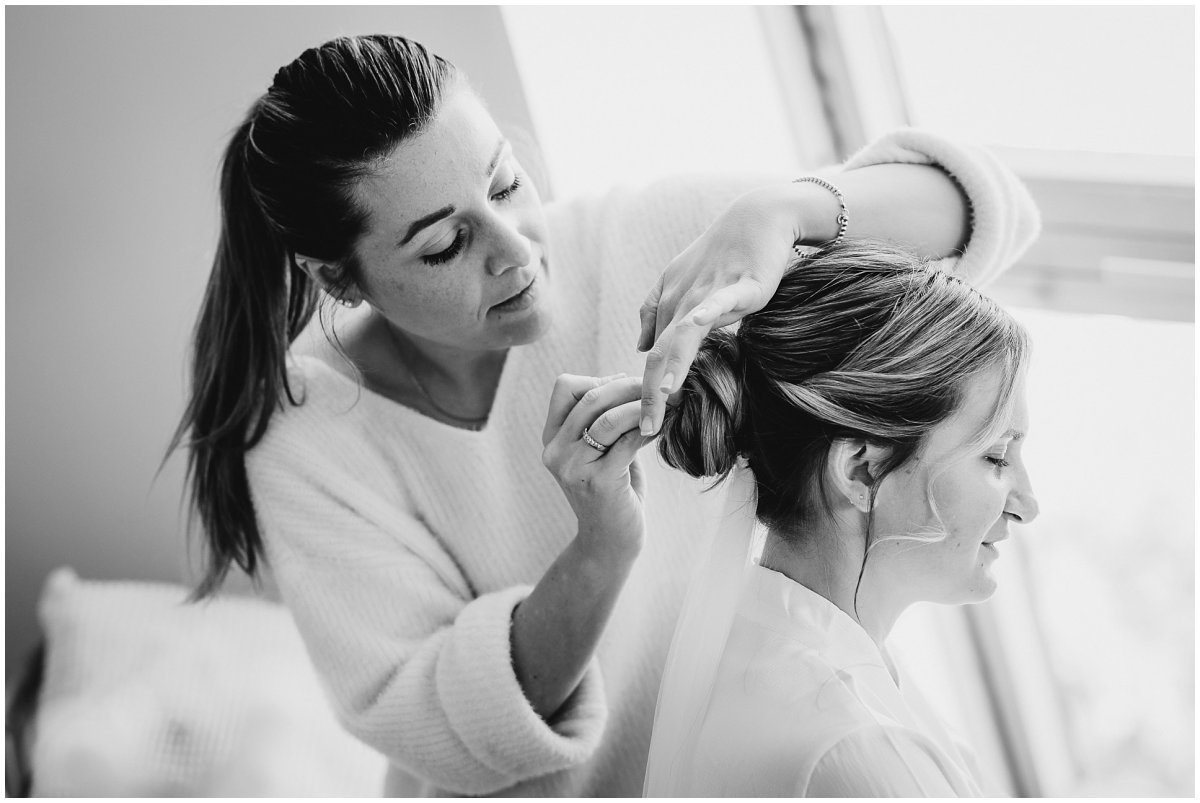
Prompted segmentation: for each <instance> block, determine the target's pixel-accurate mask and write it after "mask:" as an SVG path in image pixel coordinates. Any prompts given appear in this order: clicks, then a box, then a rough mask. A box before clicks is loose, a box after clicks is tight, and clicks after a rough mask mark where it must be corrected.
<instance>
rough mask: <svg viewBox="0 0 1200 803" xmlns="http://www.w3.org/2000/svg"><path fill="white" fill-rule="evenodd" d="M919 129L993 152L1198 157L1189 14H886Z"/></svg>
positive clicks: (1065, 10)
mask: <svg viewBox="0 0 1200 803" xmlns="http://www.w3.org/2000/svg"><path fill="white" fill-rule="evenodd" d="M883 13H884V18H885V19H886V21H887V25H888V28H889V29H890V30H891V33H892V36H893V40H894V41H893V43H894V46H895V50H896V53H895V55H896V59H897V61H898V67H899V70H900V73H901V78H902V80H903V82H904V85H905V91H906V94H907V101H908V105H909V110H910V113H911V115H912V118H913V120H912V122H913V123H914V124H915V125H919V126H922V127H928V128H933V129H936V130H938V131H943V132H946V133H948V134H953V135H958V136H962V137H966V138H968V139H971V140H974V141H977V142H984V143H987V144H990V145H1003V146H1008V147H1016V148H1036V149H1050V150H1064V151H1099V152H1105V153H1137V154H1152V155H1160V156H1194V155H1195V103H1196V101H1195V92H1196V78H1195V41H1196V40H1195V9H1194V8H1193V7H1192V6H1041V5H1035V6H942V5H939V6H884V7H883Z"/></svg>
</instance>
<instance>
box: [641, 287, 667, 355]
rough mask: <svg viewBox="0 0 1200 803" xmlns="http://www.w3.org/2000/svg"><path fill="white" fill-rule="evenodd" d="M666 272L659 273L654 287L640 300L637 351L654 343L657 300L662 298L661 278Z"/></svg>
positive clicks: (648, 347) (645, 349)
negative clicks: (640, 327)
mask: <svg viewBox="0 0 1200 803" xmlns="http://www.w3.org/2000/svg"><path fill="white" fill-rule="evenodd" d="M665 276H666V272H665V271H664V272H663V273H661V274H659V277H658V282H656V283H655V285H654V289H653V290H651V291H650V292H649V293H648V294H647V295H646V300H645V301H643V302H642V308H641V310H639V311H638V315H639V317H640V318H641V321H642V331H641V334H640V335H638V344H637V350H638V351H648V350H649V349H650V347H651V346H653V345H654V338H655V335H656V334H657V333H656V332H655V326H656V325H657V321H658V302H659V299H661V298H662V289H663V278H664V277H665Z"/></svg>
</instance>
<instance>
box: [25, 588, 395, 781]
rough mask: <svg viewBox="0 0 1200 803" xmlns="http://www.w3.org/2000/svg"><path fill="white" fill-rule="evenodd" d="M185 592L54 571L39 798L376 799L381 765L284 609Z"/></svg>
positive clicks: (37, 748)
mask: <svg viewBox="0 0 1200 803" xmlns="http://www.w3.org/2000/svg"><path fill="white" fill-rule="evenodd" d="M186 596H187V590H186V589H184V588H183V587H181V586H175V585H166V584H152V583H140V582H136V583H135V582H87V581H82V580H80V579H79V578H78V577H76V575H75V574H74V572H72V571H71V570H70V569H65V568H64V569H58V570H57V571H55V572H54V573H52V574H51V576H50V577H49V579H48V580H47V582H46V587H45V590H44V591H43V594H42V599H41V603H40V609H39V613H40V618H41V623H42V628H43V631H44V633H45V639H46V666H45V677H44V680H43V685H42V689H41V694H40V698H39V704H38V713H37V719H36V724H35V731H34V744H33V750H32V767H33V793H34V795H49V796H113V795H117V796H126V795H127V796H178V795H183V796H209V795H213V796H235V795H238V796H240V795H248V796H306V795H319V796H359V797H368V796H378V795H379V794H380V793H381V791H382V788H383V776H384V773H385V770H386V762H385V760H384V759H383V757H381V756H380V755H378V754H376V753H374V752H373V751H371V750H370V749H369V748H367V747H365V746H363V745H361V744H360V743H358V742H357V741H355V740H354V739H353V738H352V737H350V736H349V735H348V734H346V733H345V732H344V731H343V730H342V729H341V727H340V726H339V725H338V723H337V721H336V719H335V718H334V715H333V712H332V710H331V709H330V707H329V704H328V702H327V701H326V699H325V696H324V693H323V691H322V689H321V686H320V684H319V682H318V680H317V677H316V674H315V673H314V671H313V669H312V668H311V666H310V663H309V660H308V656H307V655H306V654H305V651H304V646H303V644H302V643H301V641H300V637H299V635H298V633H297V631H296V628H295V625H294V624H293V622H292V619H291V617H290V615H289V614H288V612H287V611H286V609H284V608H283V607H282V606H280V605H277V604H274V603H269V602H264V601H261V600H255V599H248V598H238V597H220V598H217V599H214V600H212V601H209V602H205V603H198V604H188V603H186V602H184V599H185V597H186Z"/></svg>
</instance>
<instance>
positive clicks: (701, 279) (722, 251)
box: [638, 185, 839, 435]
mask: <svg viewBox="0 0 1200 803" xmlns="http://www.w3.org/2000/svg"><path fill="white" fill-rule="evenodd" d="M817 189H819V190H820V191H821V192H822V193H824V194H825V195H826V196H828V197H827V198H822V197H821V195H820V194H819V193H812V192H811V189H810V188H803V187H800V186H799V185H782V186H779V187H774V186H772V187H763V188H761V189H757V190H752V191H751V192H748V193H746V194H745V195H742V196H741V197H739V198H738V199H737V200H735V201H734V202H733V203H732V204H730V206H729V207H728V208H727V209H726V210H725V211H724V212H722V213H721V215H720V217H718V218H717V219H716V220H715V221H713V223H712V225H710V226H709V227H708V229H707V230H705V232H704V233H703V234H702V235H700V237H698V238H697V239H696V241H695V242H693V243H692V244H691V245H689V246H688V247H687V248H686V249H685V250H684V251H683V253H681V254H680V255H679V256H677V257H676V258H675V259H673V260H671V263H670V264H669V265H668V266H667V268H666V270H664V271H663V273H662V275H661V276H659V280H658V283H657V284H656V285H655V287H654V289H653V290H651V291H650V294H649V295H648V296H647V297H646V301H645V303H644V304H642V309H641V318H642V331H641V337H640V339H639V341H638V350H639V351H646V350H647V349H649V351H650V353H649V354H647V355H646V372H645V375H644V376H643V378H642V405H641V417H640V420H639V426H640V429H641V434H642V435H653V434H654V433H656V432H658V430H659V428H660V427H661V426H662V418H663V413H664V412H665V409H666V404H667V399H668V396H669V395H671V394H674V393H675V392H676V391H678V389H679V388H680V387H681V386H682V385H683V379H684V377H685V376H686V375H687V372H688V369H689V368H690V367H691V365H692V360H694V359H695V358H696V352H697V351H698V350H699V348H700V342H701V341H702V340H704V337H705V335H707V334H708V333H709V332H710V331H711V330H712V329H713V328H714V327H721V326H727V325H728V324H731V323H733V322H734V321H737V320H740V319H741V318H742V316H744V315H747V314H749V313H751V312H754V311H756V310H760V309H762V308H763V307H764V306H765V305H766V303H767V301H769V300H770V298H771V296H772V295H774V293H775V290H776V288H778V287H779V281H780V279H781V278H782V277H783V272H784V270H785V269H786V268H787V266H788V264H789V262H790V260H791V259H792V245H793V244H794V243H795V242H797V241H798V240H800V239H801V228H802V227H801V217H800V216H799V215H797V214H796V201H797V197H798V195H801V194H803V195H804V197H808V198H811V199H812V202H813V203H814V204H816V205H817V206H820V207H825V206H827V205H828V204H829V203H832V211H831V210H829V209H824V208H823V209H822V210H821V211H822V212H823V213H824V214H828V216H829V218H830V220H835V219H836V217H837V212H838V208H839V207H838V204H837V201H836V199H834V198H833V195H832V194H831V193H829V192H828V191H827V190H824V189H821V188H817Z"/></svg>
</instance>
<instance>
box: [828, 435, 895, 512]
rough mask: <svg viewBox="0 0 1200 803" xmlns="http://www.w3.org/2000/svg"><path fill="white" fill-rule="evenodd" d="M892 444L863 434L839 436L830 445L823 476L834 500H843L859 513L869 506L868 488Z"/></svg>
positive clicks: (869, 493)
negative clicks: (872, 440)
mask: <svg viewBox="0 0 1200 803" xmlns="http://www.w3.org/2000/svg"><path fill="white" fill-rule="evenodd" d="M891 452H892V450H891V448H890V447H887V446H879V445H878V444H873V443H869V442H867V441H866V440H863V439H862V438H840V439H838V440H836V441H834V442H833V445H832V446H830V447H829V460H828V462H827V464H826V478H827V479H828V481H829V489H830V491H831V492H832V495H833V498H834V502H835V504H839V503H843V500H844V503H845V504H848V505H850V506H851V507H853V508H854V509H855V510H858V511H860V512H862V513H869V512H870V510H871V488H872V487H873V486H874V485H875V481H876V480H877V479H878V478H879V475H880V473H881V471H882V464H883V462H884V461H885V460H886V459H887V458H888V457H889V456H890V455H891Z"/></svg>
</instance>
